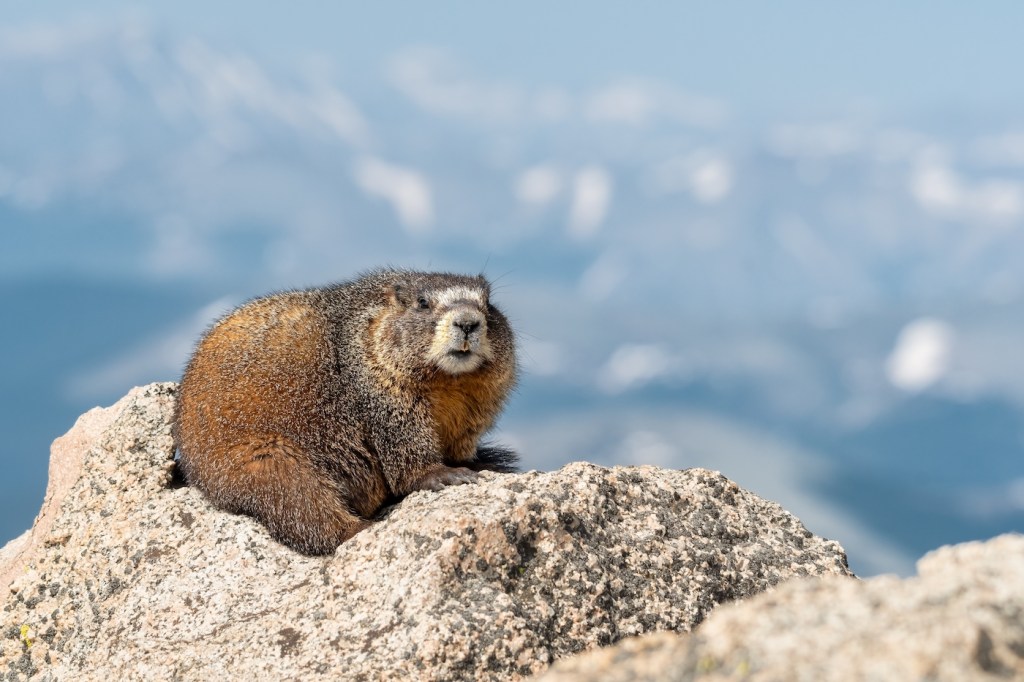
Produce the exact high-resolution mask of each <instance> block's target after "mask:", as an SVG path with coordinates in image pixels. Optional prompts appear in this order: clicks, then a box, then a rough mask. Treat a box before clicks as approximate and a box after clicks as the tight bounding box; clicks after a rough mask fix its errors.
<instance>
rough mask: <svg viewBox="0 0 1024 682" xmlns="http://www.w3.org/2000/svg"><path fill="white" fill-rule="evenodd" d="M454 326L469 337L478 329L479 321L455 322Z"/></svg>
mask: <svg viewBox="0 0 1024 682" xmlns="http://www.w3.org/2000/svg"><path fill="white" fill-rule="evenodd" d="M455 326H456V327H458V328H459V329H461V330H462V333H463V334H465V335H466V336H469V335H470V334H472V333H473V332H475V331H476V330H477V329H479V328H480V321H479V320H456V321H455Z"/></svg>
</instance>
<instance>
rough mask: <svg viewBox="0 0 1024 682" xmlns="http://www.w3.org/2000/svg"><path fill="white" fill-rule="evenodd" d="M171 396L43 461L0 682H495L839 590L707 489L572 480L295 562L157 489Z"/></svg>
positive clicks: (9, 575)
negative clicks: (794, 584)
mask: <svg viewBox="0 0 1024 682" xmlns="http://www.w3.org/2000/svg"><path fill="white" fill-rule="evenodd" d="M174 391H175V386H174V384H153V385H150V386H146V387H143V388H139V389H134V390H132V391H131V392H130V393H129V394H128V395H127V396H126V397H125V398H123V399H122V400H121V401H120V402H118V403H117V404H116V405H114V406H113V407H110V408H107V409H102V410H101V409H97V410H93V411H91V412H89V413H87V414H85V415H83V416H82V417H81V418H80V419H79V421H78V423H77V424H76V425H75V427H74V429H72V431H71V432H70V433H69V434H68V435H66V436H64V437H63V438H62V439H58V441H56V442H55V444H54V448H53V452H52V462H51V481H50V488H49V490H48V492H47V498H46V501H45V502H44V505H43V510H42V511H41V513H40V517H39V518H38V519H37V521H36V523H35V525H34V526H33V528H32V530H31V531H30V532H29V533H27V534H26V535H23V536H22V537H20V538H18V539H17V540H15V541H13V542H12V543H10V544H9V545H8V546H7V547H5V548H4V549H3V550H0V619H2V621H0V622H2V625H0V679H14V680H21V679H24V678H26V677H32V678H33V679H40V680H51V679H52V680H105V681H109V680H115V679H116V680H169V679H175V680H210V679H215V680H217V679H220V680H226V679H302V680H308V679H316V678H325V679H328V678H329V679H354V680H439V679H443V680H514V679H521V678H523V677H526V676H529V675H531V674H534V673H538V672H541V671H543V670H544V669H546V668H547V667H548V666H549V665H550V663H551V662H552V661H553V660H555V659H558V658H561V657H565V656H568V655H570V654H574V653H576V652H580V651H583V650H586V649H590V648H593V647H597V646H602V645H607V644H610V643H613V642H616V641H617V640H619V639H621V638H623V637H627V636H630V635H638V634H642V633H646V632H650V631H655V630H677V631H686V630H689V629H690V628H692V627H693V626H694V625H695V624H697V623H699V622H700V621H702V620H703V619H704V618H705V616H707V614H708V613H709V611H711V609H712V608H713V607H715V606H716V605H717V604H719V603H721V602H724V601H729V600H733V599H737V598H742V597H748V596H750V595H753V594H755V593H758V592H761V591H763V590H765V589H766V588H768V587H770V586H772V585H775V584H777V583H779V582H780V581H782V580H785V579H786V578H789V577H792V576H818V575H835V576H848V575H849V570H848V569H847V566H846V557H845V555H844V553H843V551H842V548H841V547H840V546H839V545H838V544H837V543H835V542H831V541H826V540H822V539H821V538H818V537H816V536H814V535H812V534H811V533H809V532H808V531H807V530H805V529H804V527H803V526H802V525H801V524H800V522H799V521H798V520H797V519H796V518H794V517H793V516H792V515H791V514H789V513H787V512H786V511H785V510H783V509H782V508H781V507H779V506H778V505H776V504H774V503H771V502H767V501H765V500H762V499H759V498H758V497H756V496H755V495H753V494H751V493H749V492H747V491H745V490H742V489H741V488H739V487H738V486H736V485H735V484H733V483H732V482H730V481H729V480H728V479H726V478H724V477H723V476H722V475H720V474H718V473H714V472H710V471H705V470H697V469H694V470H688V471H669V470H661V469H656V468H615V469H607V468H603V467H598V466H594V465H589V464H572V465H569V466H567V467H565V468H563V469H561V470H559V471H556V472H552V473H536V472H531V473H526V474H519V475H499V474H491V473H488V474H485V478H484V481H483V482H482V483H480V484H478V485H464V486H458V487H454V488H448V489H446V490H443V491H441V492H440V493H426V492H424V493H415V494H413V495H411V496H409V497H408V498H406V499H405V500H404V501H403V502H401V503H400V504H398V505H397V506H395V507H394V508H392V509H391V510H390V511H389V512H388V513H387V515H386V517H385V518H384V519H383V520H381V521H380V522H379V523H377V524H375V525H374V526H373V527H372V528H370V529H369V530H366V531H364V532H362V533H360V534H358V535H357V536H356V537H355V538H353V539H352V540H350V541H349V542H347V543H345V544H344V545H342V546H341V547H340V548H339V549H338V551H337V552H336V553H335V554H334V555H332V556H328V557H307V556H302V555H300V554H297V553H295V552H294V551H292V550H290V549H288V548H286V547H284V546H282V545H279V544H278V543H276V542H274V541H273V540H271V539H270V537H269V536H268V535H267V533H266V532H265V531H264V529H263V528H262V527H261V526H260V525H259V524H257V523H256V522H254V521H252V520H251V519H248V518H246V517H242V516H235V515H231V514H227V513H224V512H221V511H219V510H217V509H215V508H213V507H211V506H210V505H209V504H208V503H207V502H206V500H205V499H204V498H203V496H202V495H201V494H200V493H199V492H198V491H197V490H195V489H192V488H189V487H187V486H182V485H181V484H180V483H176V482H175V478H174V476H173V472H174V462H173V452H174V447H173V443H172V440H171V436H170V418H171V414H172V406H173V401H174ZM846 580H849V578H846ZM849 582H850V584H851V585H854V584H855V581H853V580H849Z"/></svg>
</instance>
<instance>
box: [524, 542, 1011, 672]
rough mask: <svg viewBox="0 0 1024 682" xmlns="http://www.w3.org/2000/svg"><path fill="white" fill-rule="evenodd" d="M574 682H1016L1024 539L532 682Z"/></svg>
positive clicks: (610, 652)
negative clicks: (848, 681) (1005, 681)
mask: <svg viewBox="0 0 1024 682" xmlns="http://www.w3.org/2000/svg"><path fill="white" fill-rule="evenodd" d="M578 680H579V681H582V680H587V681H588V682H589V681H591V680H597V681H602V682H618V681H619V680H621V681H623V682H625V681H626V680H630V681H632V680H641V681H642V680H659V681H668V680H674V681H682V680H708V681H711V680H794V681H800V680H807V681H812V680H813V681H818V680H822V681H828V680H837V681H839V680H842V681H845V680H877V681H879V682H884V681H886V680H892V681H893V682H903V681H904V680H936V681H939V680H949V681H950V682H953V681H955V682H961V681H962V680H1024V536H1021V535H1003V536H1000V537H998V538H995V539H993V540H990V541H988V542H984V543H980V542H976V543H968V544H963V545H956V546H953V547H943V548H941V549H939V550H937V551H935V552H932V553H930V554H928V555H927V556H925V557H924V558H923V559H922V560H921V561H920V562H918V575H917V576H916V577H914V578H909V579H907V580H900V579H898V578H895V577H892V576H883V577H878V578H873V579H870V580H865V581H863V582H861V581H856V580H841V579H834V578H825V579H821V580H794V581H791V582H789V583H786V584H785V585H781V586H780V587H778V588H777V589H775V590H772V591H771V592H769V593H767V594H762V595H758V596H757V597H754V598H752V599H750V600H748V601H746V602H744V603H741V604H730V605H727V606H723V607H722V608H720V609H717V610H716V611H715V612H714V613H713V614H711V616H710V617H709V618H708V619H707V620H706V621H705V622H704V623H702V624H701V625H700V626H699V627H698V628H696V629H695V630H694V631H693V632H692V633H690V634H689V635H677V634H674V633H657V634H654V635H647V636H644V637H639V638H631V639H628V640H625V641H623V642H621V643H619V644H618V645H616V646H613V647H608V648H605V649H602V650H599V651H594V652H589V653H586V654H582V655H580V656H578V657H576V658H570V659H566V660H563V661H559V662H558V663H556V664H555V665H554V666H553V667H552V668H551V669H550V670H549V671H548V672H547V673H546V674H544V675H541V676H540V677H539V678H538V682H540V681H543V682H570V681H578Z"/></svg>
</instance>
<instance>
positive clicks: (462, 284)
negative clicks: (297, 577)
mask: <svg viewBox="0 0 1024 682" xmlns="http://www.w3.org/2000/svg"><path fill="white" fill-rule="evenodd" d="M396 274H397V275H398V277H397V278H396V280H395V281H394V282H393V283H392V284H391V285H390V286H389V287H388V291H387V294H388V310H387V311H386V312H385V316H384V319H385V320H386V322H384V324H382V325H381V326H380V327H378V330H377V334H378V341H385V342H386V343H385V346H386V347H388V350H389V354H391V355H392V357H391V359H392V360H399V364H401V365H404V366H406V367H414V368H418V369H428V370H431V369H434V370H438V369H439V370H441V371H443V372H446V373H448V374H452V375H459V374H465V373H467V372H472V371H474V370H477V369H479V368H480V367H481V366H482V365H483V364H484V363H486V362H488V361H490V360H492V359H493V358H494V356H495V342H496V341H497V343H498V345H499V346H500V347H502V350H504V346H506V345H510V337H511V332H510V330H509V328H508V323H507V322H506V321H505V318H504V316H502V314H501V313H500V312H498V310H497V309H496V308H495V307H494V306H492V305H491V304H490V284H489V283H488V282H487V280H486V279H484V278H483V277H481V276H476V277H473V276H465V275H453V274H448V273H430V274H426V273H411V272H405V273H396ZM381 335H383V336H384V338H383V339H382V338H380V337H381ZM496 337H497V339H496ZM508 350H509V351H511V348H510V347H509V349H508ZM396 354H397V356H398V357H394V356H395V355H396Z"/></svg>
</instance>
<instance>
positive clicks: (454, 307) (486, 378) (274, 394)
mask: <svg viewBox="0 0 1024 682" xmlns="http://www.w3.org/2000/svg"><path fill="white" fill-rule="evenodd" d="M452 291H456V292H460V293H458V294H457V295H456V294H453V293H452ZM445 292H447V293H445ZM466 292H468V294H467V293H466ZM463 294H466V295H463ZM488 297H489V285H488V283H487V282H486V280H484V279H483V278H479V277H463V276H458V275H450V274H446V273H434V274H431V273H419V272H410V271H401V270H380V271H374V272H371V273H368V274H366V275H364V276H363V277H361V278H359V279H356V280H353V281H352V282H348V283H344V284H340V285H336V286H333V287H326V288H323V289H310V290H305V291H294V292H286V293H282V294H275V295H272V296H268V297H266V298H261V299H256V300H254V301H251V302H249V303H247V304H245V305H243V306H242V307H240V308H239V309H237V310H235V311H234V312H232V313H231V314H229V315H228V316H226V317H225V318H223V319H222V320H221V321H220V322H218V323H217V324H215V325H214V326H213V327H212V328H211V329H210V330H209V331H208V332H207V333H206V335H205V336H204V337H203V338H202V339H201V340H200V342H199V344H198V346H197V348H196V351H195V353H194V355H193V357H192V359H191V361H190V362H189V365H188V367H187V369H186V371H185V375H184V377H183V379H182V382H181V388H180V392H179V397H178V404H177V410H176V415H175V423H174V435H175V440H176V442H177V444H178V447H179V451H180V454H181V461H180V464H181V468H182V471H183V472H184V474H185V477H186V479H187V480H188V481H189V482H190V483H192V484H194V485H196V486H198V487H199V488H200V489H202V490H203V491H204V493H206V495H207V496H208V497H209V498H210V500H211V501H213V502H214V503H215V504H217V505H218V506H220V507H222V508H224V509H227V510H229V511H233V512H240V513H244V514H249V515H251V516H254V517H255V518H257V519H259V520H260V521H262V522H263V523H264V524H265V525H266V526H267V528H268V529H269V530H270V532H271V534H273V535H274V537H276V538H278V539H279V540H281V541H282V542H284V543H285V544H288V545H289V546H291V547H294V548H295V549H298V550H300V551H303V552H307V553H312V554H322V553H327V552H331V551H333V550H334V549H335V548H336V547H337V546H338V545H339V544H340V543H342V542H344V541H345V540H346V539H348V538H350V537H351V536H352V535H354V534H355V533H357V532H358V531H359V530H361V529H363V528H365V527H366V526H367V525H369V523H370V520H371V519H372V518H373V516H374V515H375V514H377V513H378V512H379V510H380V508H381V506H382V505H384V504H385V503H386V502H388V501H389V500H393V499H395V498H399V497H401V496H403V495H406V494H408V493H409V492H411V491H413V490H420V489H437V488H439V487H441V486H444V485H448V484H453V483H464V482H467V481H469V480H472V478H473V477H474V476H475V473H474V472H473V471H471V470H470V469H473V470H480V469H485V468H493V469H495V470H506V469H507V468H508V467H507V461H508V459H510V458H512V457H514V456H513V455H510V454H509V453H508V452H507V451H504V450H502V449H501V448H481V449H478V447H479V446H478V441H479V438H480V436H481V434H483V433H484V432H486V431H487V430H488V429H489V428H490V427H491V426H492V425H493V423H494V421H495V419H496V418H497V416H498V414H499V412H500V410H501V407H502V406H503V404H504V401H505V399H506V397H507V395H508V393H509V391H510V389H511V387H512V386H513V384H514V382H515V374H516V363H515V347H514V340H513V336H512V332H511V329H510V328H509V327H508V323H507V321H506V320H505V318H504V316H502V314H501V313H500V312H499V311H498V310H497V309H496V308H494V307H493V306H491V305H490V303H489V300H488ZM465 347H470V348H472V349H473V350H471V351H469V352H467V351H466V350H465ZM431 348H433V350H431ZM438 348H440V349H441V350H442V351H444V352H443V353H442V354H441V356H440V359H439V358H438V357H437V352H438V351H437V349H438ZM428 353H433V354H434V355H428ZM491 451H494V452H498V453H499V454H502V456H505V457H506V460H505V463H504V464H500V465H499V464H498V463H496V464H495V465H494V466H490V465H489V464H488V462H487V461H486V460H485V458H483V459H481V458H478V453H487V452H491ZM467 467H469V468H467Z"/></svg>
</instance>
